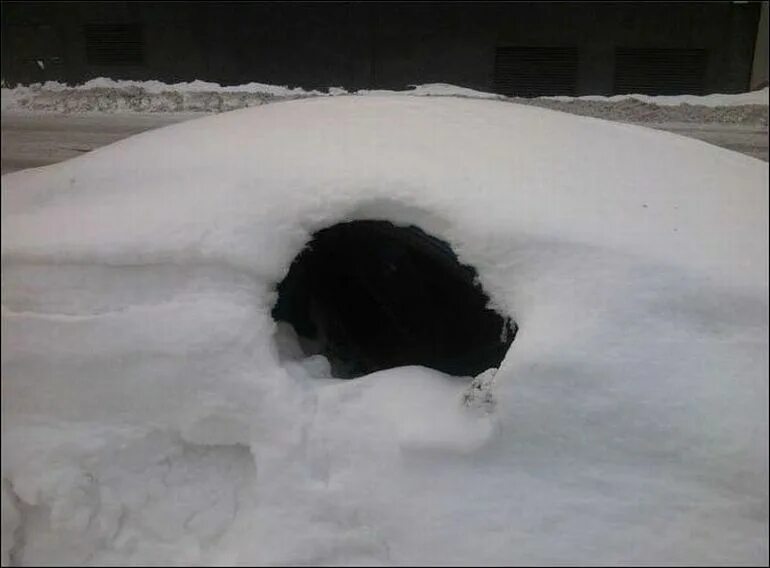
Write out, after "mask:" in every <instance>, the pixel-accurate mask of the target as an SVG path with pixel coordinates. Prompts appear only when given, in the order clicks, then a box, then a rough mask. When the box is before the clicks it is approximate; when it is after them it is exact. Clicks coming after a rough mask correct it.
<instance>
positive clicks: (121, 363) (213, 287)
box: [2, 96, 768, 565]
mask: <svg viewBox="0 0 770 568" xmlns="http://www.w3.org/2000/svg"><path fill="white" fill-rule="evenodd" d="M2 185H3V187H2V263H3V291H2V294H3V295H2V326H3V328H2V331H3V333H2V342H3V343H2V451H3V455H2V552H3V563H4V564H12V565H39V564H50V563H56V564H90V565H101V564H117V563H129V564H171V563H174V564H217V565H228V564H245V565H255V564H260V565H263V564H270V565H273V564H288V565H292V564H312V565H322V564H381V565H390V564H393V565H397V564H463V565H471V564H474V565H476V564H477V565H488V564H506V565H509V564H515V565H522V564H524V565H526V564H555V563H558V564H565V563H571V564H584V565H585V564H604V565H607V564H609V565H616V564H620V563H623V564H640V563H645V564H690V565H693V564H695V565H697V564H706V563H708V564H761V563H766V562H767V561H768V537H767V535H768V532H767V531H768V171H767V167H766V164H764V163H763V162H760V161H759V160H755V159H753V158H749V157H746V156H743V155H739V154H737V153H733V152H730V151H726V150H722V149H719V148H716V147H714V146H710V145H708V144H705V143H702V142H698V141H694V140H690V139H685V138H682V137H679V136H676V135H672V134H668V133H662V132H657V131H652V130H647V129H644V128H640V127H635V126H630V125H622V124H615V123H609V122H605V121H601V120H597V119H592V118H585V117H577V116H571V115H566V114H562V113H558V112H554V111H548V110H543V109H538V108H534V107H528V106H521V105H517V104H511V103H507V102H502V101H492V100H469V99H462V98H414V97H396V96H370V97H364V96H350V97H334V98H331V97H328V98H327V97H319V98H315V99H307V100H297V101H289V102H281V103H276V104H270V105H265V106H261V107H258V108H252V109H244V110H239V111H234V112H230V113H225V114H222V115H218V116H214V117H209V118H204V119H200V120H194V121H190V122H185V123H181V124H177V125H174V126H170V127H166V128H163V129H160V130H157V131H153V132H148V133H144V134H140V135H137V136H134V137H132V138H129V139H126V140H123V141H121V142H118V143H115V144H113V145H111V146H108V147H104V148H101V149H98V150H95V151H93V152H91V153H89V154H87V155H84V156H82V157H79V158H76V159H73V160H70V161H67V162H64V163H61V164H57V165H53V166H48V167H44V168H38V169H34V170H29V171H24V172H18V173H14V174H10V175H7V176H4V177H3V178H2Z"/></svg>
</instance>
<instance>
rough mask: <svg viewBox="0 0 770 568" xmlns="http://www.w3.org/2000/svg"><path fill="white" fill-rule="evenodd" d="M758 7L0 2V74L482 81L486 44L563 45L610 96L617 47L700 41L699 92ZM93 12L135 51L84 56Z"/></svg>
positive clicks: (296, 82) (392, 84)
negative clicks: (139, 49)
mask: <svg viewBox="0 0 770 568" xmlns="http://www.w3.org/2000/svg"><path fill="white" fill-rule="evenodd" d="M759 13H760V3H758V2H744V3H737V2H681V3H672V2H662V3H656V2H629V3H620V2H619V3H608V2H602V3H587V2H581V3H561V2H543V3H524V2H514V3H486V2H473V3H462V2H454V3H411V2H410V3H399V2H387V3H375V2H332V3H303V2H292V3H285V2H282V3H259V2H252V3H238V2H163V3H160V2H158V3H151V2H102V3H99V2H14V3H8V2H6V3H3V4H2V32H3V34H2V76H3V79H4V81H5V82H6V84H10V85H14V84H17V83H24V84H27V83H30V82H39V81H44V80H57V81H63V82H67V83H70V84H76V83H82V82H84V81H86V80H88V79H91V78H94V77H99V76H108V77H112V78H125V79H157V80H162V81H165V82H178V81H190V80H193V79H202V80H207V81H215V82H219V83H222V84H226V85H231V84H240V83H247V82H251V81H255V82H261V83H271V84H281V85H289V86H302V87H306V88H325V87H328V86H341V87H345V88H348V89H359V88H404V87H406V86H408V85H411V84H420V83H431V82H444V83H454V84H458V85H462V86H467V87H471V88H476V89H480V90H486V91H491V90H494V89H495V76H494V74H495V54H496V48H498V47H505V46H529V47H537V46H541V47H552V46H557V47H558V46H565V47H574V48H576V49H577V54H578V56H577V70H576V81H575V93H574V94H612V93H613V90H614V88H615V73H616V49H617V48H623V47H631V48H644V47H654V48H689V49H692V48H694V49H701V50H706V52H707V63H706V66H705V75H704V78H703V84H702V88H701V90H702V91H703V92H741V91H745V90H746V89H747V88H748V86H749V82H750V78H751V73H752V63H753V59H752V57H753V53H754V51H755V43H756V38H757V25H758V20H759ZM100 22H101V23H133V22H138V23H139V24H141V29H142V34H143V41H144V48H143V50H144V61H143V63H142V64H141V65H104V64H102V65H100V64H95V63H94V62H93V61H90V62H89V60H88V57H87V50H86V38H85V35H84V31H83V30H84V26H85V25H86V24H89V23H100ZM765 41H766V40H765Z"/></svg>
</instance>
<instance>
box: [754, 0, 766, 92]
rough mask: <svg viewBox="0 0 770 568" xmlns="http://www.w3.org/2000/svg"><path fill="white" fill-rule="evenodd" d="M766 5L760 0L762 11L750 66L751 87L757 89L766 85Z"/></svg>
mask: <svg viewBox="0 0 770 568" xmlns="http://www.w3.org/2000/svg"><path fill="white" fill-rule="evenodd" d="M767 5H768V2H762V11H761V15H760V18H759V27H758V30H757V41H756V43H755V45H754V65H753V66H752V68H751V88H752V89H759V88H762V87H766V86H767V75H768V72H767V51H768V47H767V35H768V21H767V12H768V10H767Z"/></svg>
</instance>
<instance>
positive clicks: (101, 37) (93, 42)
mask: <svg viewBox="0 0 770 568" xmlns="http://www.w3.org/2000/svg"><path fill="white" fill-rule="evenodd" d="M85 37H86V60H87V62H88V64H89V65H142V64H143V63H144V41H143V36H142V27H141V25H140V24H87V25H86V26H85Z"/></svg>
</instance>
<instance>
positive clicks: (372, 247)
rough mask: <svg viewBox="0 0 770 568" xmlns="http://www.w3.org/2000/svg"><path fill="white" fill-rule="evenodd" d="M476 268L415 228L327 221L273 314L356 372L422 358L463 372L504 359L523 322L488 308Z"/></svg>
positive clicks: (334, 365)
mask: <svg viewBox="0 0 770 568" xmlns="http://www.w3.org/2000/svg"><path fill="white" fill-rule="evenodd" d="M488 302H489V298H488V297H487V296H486V295H485V294H484V292H483V290H482V289H481V287H480V286H479V285H478V284H477V283H476V271H475V270H474V269H473V268H471V267H469V266H464V265H461V264H460V263H459V262H458V260H457V257H456V256H455V254H454V252H453V251H452V249H451V248H450V247H449V245H448V244H446V243H445V242H443V241H441V240H439V239H436V238H434V237H432V236H430V235H428V234H426V233H425V232H423V231H422V230H420V229H419V228H417V227H396V226H395V225H393V224H391V223H389V222H386V221H353V222H349V223H341V224H338V225H334V226H332V227H329V228H327V229H323V230H321V231H319V232H317V233H316V234H315V235H314V238H313V240H312V241H311V242H310V244H309V246H308V247H307V248H305V249H304V250H303V251H302V252H301V253H300V254H299V255H298V256H297V258H295V259H294V262H293V263H292V265H291V267H290V269H289V273H288V274H287V276H286V278H285V279H284V280H283V281H282V282H281V283H280V284H279V285H278V300H277V302H276V305H275V307H274V308H273V312H272V314H273V318H274V319H275V320H276V321H284V322H288V323H289V324H291V325H292V326H293V327H294V329H295V331H296V332H297V334H298V335H299V336H300V337H301V338H305V339H306V340H312V341H305V342H304V345H305V346H307V345H308V344H312V345H315V348H314V349H313V351H314V352H307V351H308V349H305V354H306V355H308V356H309V355H313V354H315V353H321V354H322V355H324V356H325V357H326V358H327V359H328V360H329V362H330V364H331V369H332V374H333V375H334V376H336V377H340V378H353V377H358V376H361V375H365V374H368V373H371V372H374V371H379V370H382V369H389V368H393V367H400V366H404V365H422V366H425V367H431V368H433V369H437V370H439V371H443V372H445V373H448V374H451V375H457V376H475V375H477V374H479V373H480V372H482V371H484V370H486V369H488V368H490V367H498V366H499V365H500V362H501V361H502V359H503V357H504V356H505V353H506V351H507V350H508V347H509V346H510V344H511V342H512V341H513V338H514V335H515V333H516V329H517V327H516V324H515V323H514V322H512V321H511V320H510V319H509V318H504V317H502V316H501V315H500V314H498V313H497V312H495V311H493V310H490V309H487V307H486V306H487V303H488Z"/></svg>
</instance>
